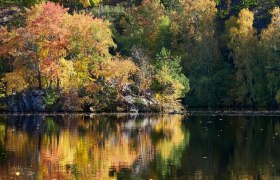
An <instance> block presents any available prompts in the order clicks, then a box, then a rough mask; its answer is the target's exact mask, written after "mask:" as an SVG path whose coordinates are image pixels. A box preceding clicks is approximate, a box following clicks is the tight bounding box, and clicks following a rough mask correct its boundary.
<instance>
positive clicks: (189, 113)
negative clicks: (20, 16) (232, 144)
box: [0, 110, 280, 116]
mask: <svg viewBox="0 0 280 180" xmlns="http://www.w3.org/2000/svg"><path fill="white" fill-rule="evenodd" d="M168 114H169V115H173V114H174V115H175V114H180V115H186V116H280V110H276V111H268V110H260V111H251V110H244V111H242V110H239V111H236V110H234V111H230V110H226V111H225V110H215V111H212V110H189V111H185V112H172V113H165V112H141V113H136V112H99V113H92V112H37V113H11V112H0V115H15V116H29V115H30V116H31V115H46V116H65V115H82V116H115V115H121V116H122V115H123V116H126V115H128V116H142V115H168Z"/></svg>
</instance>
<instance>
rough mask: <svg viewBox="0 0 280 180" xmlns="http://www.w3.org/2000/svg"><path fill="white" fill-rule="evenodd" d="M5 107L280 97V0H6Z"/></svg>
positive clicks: (145, 107)
mask: <svg viewBox="0 0 280 180" xmlns="http://www.w3.org/2000/svg"><path fill="white" fill-rule="evenodd" d="M0 3H1V7H0V26H1V29H0V31H1V34H0V77H1V82H0V98H1V99H0V101H1V109H2V110H10V111H14V112H23V111H94V112H105V111H106V112H116V111H118V112H126V111H142V112H147V111H167V112H174V111H180V110H183V109H184V108H185V107H187V108H193V107H198V108H221V107H222V108H225V107H230V108H253V109H256V108H270V109H277V108H278V105H280V77H279V75H280V8H279V5H280V1H279V0H127V1H123V0H50V1H43V0H29V1H25V0H2V1H1V2H0Z"/></svg>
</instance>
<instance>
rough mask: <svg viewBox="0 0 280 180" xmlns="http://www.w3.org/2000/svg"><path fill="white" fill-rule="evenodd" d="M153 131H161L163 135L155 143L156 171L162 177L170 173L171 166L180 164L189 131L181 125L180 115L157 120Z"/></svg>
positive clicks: (176, 166)
mask: <svg viewBox="0 0 280 180" xmlns="http://www.w3.org/2000/svg"><path fill="white" fill-rule="evenodd" d="M155 132H162V133H163V135H164V138H163V139H160V140H159V142H158V143H157V144H156V150H157V157H156V164H157V171H158V172H160V175H161V177H164V176H166V175H170V174H171V173H170V171H171V167H175V168H179V167H180V166H181V160H182V154H183V152H184V150H185V147H186V146H187V145H188V143H189V133H188V132H187V131H186V130H185V129H184V128H183V127H182V123H181V117H180V116H176V115H175V116H173V117H172V118H170V119H163V120H161V121H159V123H158V124H156V126H155ZM175 170H176V169H175Z"/></svg>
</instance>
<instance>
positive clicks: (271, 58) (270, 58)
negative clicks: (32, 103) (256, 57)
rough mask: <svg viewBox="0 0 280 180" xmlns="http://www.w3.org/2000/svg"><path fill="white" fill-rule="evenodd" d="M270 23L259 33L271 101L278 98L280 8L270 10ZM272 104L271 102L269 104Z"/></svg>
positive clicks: (279, 84)
mask: <svg viewBox="0 0 280 180" xmlns="http://www.w3.org/2000/svg"><path fill="white" fill-rule="evenodd" d="M271 15H272V18H271V23H270V24H269V26H268V27H267V28H266V29H264V30H263V31H262V33H261V42H260V43H261V45H260V50H261V52H263V57H264V59H266V61H265V64H266V65H265V73H266V76H267V79H268V89H269V94H270V101H271V103H273V102H275V100H274V98H275V97H278V100H279V89H280V81H279V70H280V59H279V56H280V42H279V39H280V32H279V28H280V23H279V22H280V9H279V7H277V8H274V9H273V10H272V11H271ZM271 105H273V104H271Z"/></svg>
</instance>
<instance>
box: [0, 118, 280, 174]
mask: <svg viewBox="0 0 280 180" xmlns="http://www.w3.org/2000/svg"><path fill="white" fill-rule="evenodd" d="M279 178H280V117H276V116H275V117H273V116H269V117H268V116H255V117H254V116H191V117H188V116H183V115H149V116H147V115H138V116H135V115H110V116H102V115H98V116H81V115H64V116H43V115H33V116H12V115H2V116H0V179H279Z"/></svg>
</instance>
